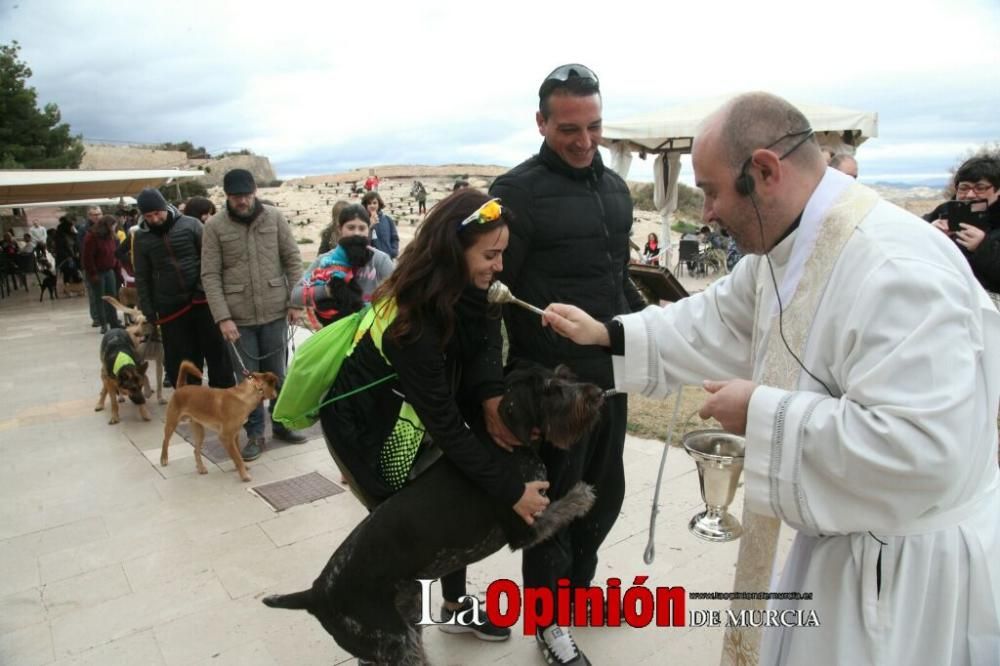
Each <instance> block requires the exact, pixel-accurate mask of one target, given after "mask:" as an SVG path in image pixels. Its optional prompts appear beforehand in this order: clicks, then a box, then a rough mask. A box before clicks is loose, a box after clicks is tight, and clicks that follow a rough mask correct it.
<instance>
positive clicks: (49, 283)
mask: <svg viewBox="0 0 1000 666" xmlns="http://www.w3.org/2000/svg"><path fill="white" fill-rule="evenodd" d="M40 279H41V282H40V283H39V287H40V289H41V292H40V293H39V294H38V302H39V303H41V302H42V300H43V299H44V298H45V292H46V291H48V292H49V300H50V301H51V300H53V299H55V298H59V294H57V293H56V282H57V280H58V278H56V274H55V273H53V272H52V269H51V268H43V269H42V270H41V278H40Z"/></svg>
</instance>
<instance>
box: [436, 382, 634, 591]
mask: <svg viewBox="0 0 1000 666" xmlns="http://www.w3.org/2000/svg"><path fill="white" fill-rule="evenodd" d="M627 412H628V403H627V398H626V396H624V395H616V396H614V397H612V398H609V399H608V401H607V402H606V403H605V404H604V407H603V409H602V414H601V422H600V425H599V426H598V427H597V429H596V430H595V431H594V432H593V433H592V434H591V436H590V437H589V438H588V439H587V440H584V441H582V442H579V443H577V444H576V445H575V446H573V447H572V448H571V449H570V450H569V451H563V450H559V449H555V448H553V447H551V446H544V447H543V448H542V450H541V456H542V460H544V462H545V466H546V468H547V469H548V475H549V484H550V485H549V492H548V496H549V497H550V498H551V499H552V501H555V500H557V499H559V498H560V497H562V496H563V495H565V494H566V493H567V492H568V491H569V489H570V488H572V487H573V486H574V485H575V484H576V483H577V482H578V481H581V480H582V481H585V482H587V483H589V484H590V485H592V486H593V487H594V490H595V492H596V495H597V500H596V501H595V503H594V507H593V508H592V509H591V510H590V511H589V512H588V513H587V515H585V516H583V517H581V518H578V519H577V520H575V521H573V522H572V523H571V524H570V525H569V527H567V528H565V529H563V530H562V531H561V532H559V533H557V534H556V535H555V536H554V537H552V538H551V539H548V540H547V541H543V542H542V543H540V544H538V545H537V546H534V547H532V548H529V549H527V550H525V551H524V557H523V559H522V561H521V574H522V576H523V577H524V586H525V587H547V588H549V589H551V590H552V592H553V594H552V598H553V601H555V600H556V599H557V595H556V594H555V592H556V587H557V583H558V581H559V579H560V578H567V579H569V583H570V587H571V588H577V587H587V586H589V585H590V584H591V581H592V580H593V578H594V573H595V572H596V571H597V549H598V548H599V547H600V545H601V544H602V543H603V542H604V539H605V537H607V535H608V532H610V531H611V528H612V527H613V526H614V524H615V521H616V520H617V519H618V512H619V511H620V510H621V507H622V502H623V500H624V499H625V467H624V464H623V462H622V455H623V453H624V448H625V419H626V415H627ZM442 586H443V583H442Z"/></svg>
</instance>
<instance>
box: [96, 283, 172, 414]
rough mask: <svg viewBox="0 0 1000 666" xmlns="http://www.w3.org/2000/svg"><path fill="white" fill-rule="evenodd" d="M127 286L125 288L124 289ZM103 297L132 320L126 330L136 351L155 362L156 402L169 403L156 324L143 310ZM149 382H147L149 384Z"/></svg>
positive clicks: (161, 344)
mask: <svg viewBox="0 0 1000 666" xmlns="http://www.w3.org/2000/svg"><path fill="white" fill-rule="evenodd" d="M126 288H127V287H126ZM126 288H123V289H122V291H124V290H125V289H126ZM101 298H103V299H104V300H105V301H107V302H108V303H110V304H111V305H112V306H113V307H114V308H115V310H118V311H119V312H121V313H122V315H124V317H125V320H126V321H130V322H132V323H130V324H129V325H128V326H126V327H125V330H126V331H127V332H128V334H129V336H130V337H131V338H132V342H133V343H134V344H135V348H136V351H137V352H139V357H140V358H141V359H142V360H143V361H146V362H147V363H148V362H150V361H152V362H153V363H154V364H155V366H156V402H158V403H159V404H161V405H165V404H167V401H166V400H165V399H164V398H163V342H162V341H161V340H160V333H159V331H158V330H157V327H156V324H153V323H151V322H148V321H146V316H145V315H144V314H142V311H141V310H139V309H137V308H133V307H129V306H127V305H125V304H124V303H122V302H121V301H119V300H117V299H116V298H115V297H114V296H102V297H101ZM148 384H149V382H147V386H148ZM151 395H152V390H150V391H149V393H147V394H146V397H147V398H148V397H150V396H151Z"/></svg>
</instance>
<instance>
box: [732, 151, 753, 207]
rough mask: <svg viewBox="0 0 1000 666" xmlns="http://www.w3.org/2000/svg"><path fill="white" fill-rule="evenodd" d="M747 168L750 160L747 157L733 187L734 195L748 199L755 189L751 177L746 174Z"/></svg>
mask: <svg viewBox="0 0 1000 666" xmlns="http://www.w3.org/2000/svg"><path fill="white" fill-rule="evenodd" d="M749 166H750V158H749V157H748V158H747V160H746V162H744V163H743V167H742V168H740V175H738V176H737V177H736V183H735V185H734V187H735V188H736V193H737V194H739V195H741V196H744V197H748V196H750V195H751V194H753V191H754V187H755V183H754V182H753V176H751V175H750V174H749V173H748V172H747V167H749Z"/></svg>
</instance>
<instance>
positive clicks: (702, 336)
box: [544, 93, 1000, 666]
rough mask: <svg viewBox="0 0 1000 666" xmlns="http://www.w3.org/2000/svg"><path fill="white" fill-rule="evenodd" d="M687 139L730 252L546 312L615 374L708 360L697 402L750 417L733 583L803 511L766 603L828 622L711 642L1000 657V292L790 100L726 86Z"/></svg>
mask: <svg viewBox="0 0 1000 666" xmlns="http://www.w3.org/2000/svg"><path fill="white" fill-rule="evenodd" d="M692 157H693V163H694V169H695V177H696V180H697V184H698V186H699V187H700V188H701V189H702V190H703V191H704V193H705V210H704V216H705V219H706V221H715V222H718V223H719V224H720V225H722V226H723V227H724V228H725V229H727V230H728V232H729V233H730V234H731V235H733V236H734V237H735V238H736V240H737V242H738V244H739V245H740V247H741V249H743V250H744V251H745V252H749V253H750V254H749V255H748V256H747V257H745V258H744V259H743V260H741V261H740V262H739V263H738V264H737V265H736V267H735V269H734V270H733V272H732V274H730V275H729V276H727V277H725V278H722V279H721V280H719V281H717V282H715V283H714V284H712V285H711V286H710V287H709V288H708V289H707V290H705V291H704V292H702V293H700V294H696V295H694V296H691V297H690V298H686V299H684V300H682V301H680V302H678V303H675V304H673V305H670V306H668V307H665V308H660V307H655V306H653V307H649V308H647V309H645V310H643V311H642V312H640V313H635V314H632V315H625V316H620V317H617V318H616V319H615V320H612V321H611V322H605V323H601V322H596V321H594V320H593V319H591V318H590V317H589V316H587V315H586V314H585V313H583V312H582V311H581V310H579V309H577V308H575V307H573V306H572V305H563V304H553V305H551V306H549V308H548V310H547V312H546V315H545V317H544V321H545V323H546V324H547V325H550V326H552V327H553V328H554V329H555V330H556V331H557V332H559V333H561V334H563V335H566V336H567V337H570V338H572V339H573V340H575V341H576V342H578V343H580V344H600V345H606V346H609V347H611V349H612V352H613V353H614V354H615V356H614V367H615V382H616V386H617V387H618V388H619V389H621V390H627V391H630V392H638V393H642V394H643V395H647V396H665V395H666V394H667V393H669V392H670V391H673V390H675V389H676V388H677V387H678V386H679V385H681V384H692V383H698V382H704V386H705V388H706V390H707V391H708V393H709V395H708V396H707V399H706V402H705V404H704V406H703V408H702V410H701V415H702V417H703V418H708V417H715V418H716V419H718V420H719V421H720V422H721V423H722V425H723V427H725V428H726V429H727V430H729V431H730V432H734V433H736V434H741V435H743V434H745V436H746V458H745V463H744V465H745V466H744V473H745V479H744V480H745V513H744V520H743V522H744V528H745V533H744V536H743V537H742V539H743V542H742V543H741V546H740V561H739V563H738V564H737V574H736V584H735V587H736V589H737V590H741V586H745V587H742V591H761V590H763V589H766V587H767V581H768V579H769V578H770V575H771V567H772V566H773V559H774V543H775V542H776V537H777V526H778V525H779V521H780V522H783V523H785V524H786V525H789V526H791V527H792V528H794V529H795V530H796V533H797V534H796V538H795V543H794V545H793V548H792V551H791V553H790V555H789V558H788V560H787V562H785V563H784V568H783V571H781V577H780V583H778V586H777V588H776V591H783V592H811V593H812V595H813V598H812V600H808V601H784V600H782V601H772V602H770V607H772V608H777V609H785V608H793V609H794V608H801V609H803V610H807V611H808V610H814V611H816V614H817V617H818V619H819V622H820V623H821V626H819V627H803V628H767V629H765V630H764V632H763V639H762V640H759V634H755V633H754V632H742V631H730V632H727V636H726V640H725V647H724V654H723V658H722V662H723V664H752V663H756V662H757V660H758V659H759V663H761V664H788V665H794V666H798V665H800V664H808V665H809V666H823V665H827V664H829V665H831V666H833V665H840V664H850V665H852V666H854V665H856V664H858V665H860V664H878V665H884V666H900V665H902V664H906V665H917V664H919V665H923V664H926V665H928V666H942V665H946V664H975V665H979V664H1000V478H998V471H997V409H998V401H1000V313H998V312H997V310H996V308H995V307H994V306H993V304H992V302H991V301H990V299H989V297H988V296H987V294H986V292H984V291H983V290H982V289H981V288H980V286H979V284H978V283H977V282H976V279H975V277H974V276H973V275H972V273H971V271H970V270H969V267H968V263H967V262H966V261H965V260H964V259H963V257H962V255H961V253H960V252H959V251H958V250H957V248H955V247H954V245H953V243H952V242H951V241H950V240H949V239H948V238H947V237H946V236H945V235H944V234H941V233H939V232H937V231H936V230H935V229H933V228H931V227H930V226H929V225H928V224H926V223H925V222H923V221H922V220H920V219H919V218H917V217H915V216H914V215H911V214H910V213H907V212H906V211H904V210H902V209H900V208H897V207H896V206H893V205H891V204H889V203H887V202H885V201H882V200H881V199H879V198H878V196H877V195H876V194H875V193H874V192H872V191H871V190H869V189H868V188H865V187H864V186H862V185H860V184H857V183H856V182H855V181H854V180H852V179H851V178H849V177H847V176H845V175H843V174H841V173H839V172H837V171H835V170H833V169H828V168H827V167H826V163H825V161H824V160H823V157H822V153H821V152H820V149H819V146H818V145H817V144H816V142H815V140H814V139H813V138H812V134H811V131H810V130H809V127H808V121H807V120H806V118H805V117H804V116H803V115H802V114H801V113H800V112H799V111H798V110H797V109H795V108H794V107H793V106H791V105H790V104H788V103H787V102H785V101H784V100H782V99H780V98H777V97H774V96H772V95H768V94H765V93H750V94H747V95H743V96H740V97H738V98H736V99H734V100H732V101H731V102H729V103H728V104H727V105H726V106H724V107H723V108H722V109H720V110H719V111H717V112H716V113H715V114H713V116H712V117H711V118H709V119H708V120H707V121H706V123H705V125H704V127H703V130H702V132H701V133H700V135H699V136H698V138H697V139H696V141H695V143H694V147H693V155H692ZM793 354H794V356H793ZM795 357H797V359H796V358H795ZM751 603H752V602H751Z"/></svg>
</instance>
